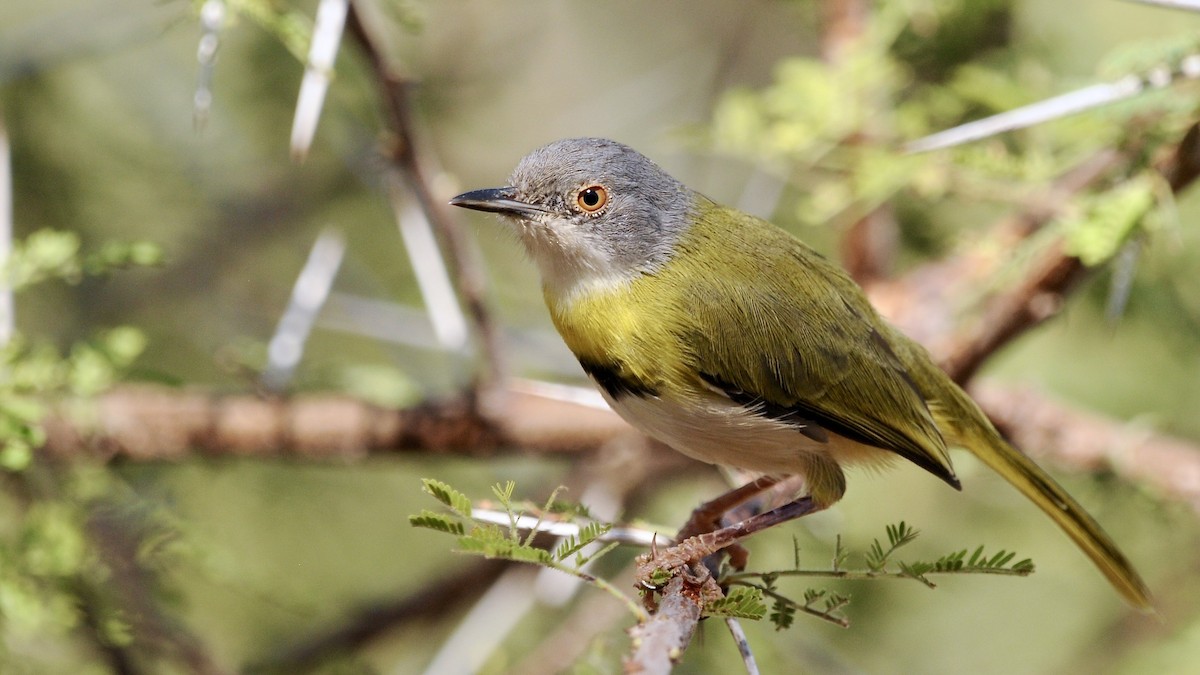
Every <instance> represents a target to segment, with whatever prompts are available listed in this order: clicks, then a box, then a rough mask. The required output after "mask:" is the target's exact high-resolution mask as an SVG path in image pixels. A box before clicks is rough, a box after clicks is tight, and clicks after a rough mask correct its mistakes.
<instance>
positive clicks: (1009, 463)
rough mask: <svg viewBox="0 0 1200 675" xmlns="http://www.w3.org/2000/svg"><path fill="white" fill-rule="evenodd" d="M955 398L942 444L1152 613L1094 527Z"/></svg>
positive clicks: (1133, 575) (963, 399)
mask: <svg viewBox="0 0 1200 675" xmlns="http://www.w3.org/2000/svg"><path fill="white" fill-rule="evenodd" d="M955 389H956V390H957V387H955ZM958 398H959V400H956V401H952V402H949V406H950V407H953V408H957V410H947V411H942V412H944V413H945V414H946V416H947V417H948V419H946V420H945V424H944V425H943V424H939V426H941V427H942V428H943V429H947V430H953V431H954V432H956V433H957V435H958V438H948V439H947V440H948V441H950V442H951V443H952V444H953V445H961V446H963V447H965V448H967V449H968V450H970V451H971V452H972V453H973V454H974V455H975V456H976V457H978V458H979V459H980V460H982V461H983V463H984V464H987V465H988V466H990V467H991V468H992V470H994V471H995V472H996V473H998V474H1000V475H1001V476H1003V477H1004V479H1005V480H1007V481H1008V482H1009V483H1011V484H1012V485H1013V487H1015V488H1017V489H1018V490H1020V491H1021V493H1022V494H1024V495H1025V496H1026V497H1028V498H1029V499H1030V500H1031V501H1032V502H1033V503H1034V504H1037V505H1038V508H1040V509H1042V510H1043V511H1045V512H1046V515H1048V516H1050V517H1051V518H1052V519H1053V520H1054V522H1056V523H1058V526H1059V527H1061V528H1062V529H1063V531H1064V532H1066V533H1067V536H1069V537H1071V540H1072V541H1074V542H1075V544H1076V545H1077V546H1079V548H1080V549H1082V550H1083V552H1084V553H1086V554H1087V557H1089V558H1091V559H1092V562H1093V563H1095V564H1096V567H1098V568H1100V571H1101V572H1102V573H1103V574H1104V576H1106V577H1108V581H1109V583H1111V584H1112V585H1113V588H1115V589H1117V591H1118V592H1119V593H1120V594H1121V595H1122V596H1123V597H1124V598H1125V599H1126V600H1127V601H1128V602H1129V604H1131V605H1133V606H1134V607H1136V608H1138V609H1140V610H1142V611H1147V612H1150V611H1153V609H1154V608H1153V604H1152V601H1151V598H1150V591H1149V589H1147V588H1146V584H1145V582H1143V581H1142V578H1141V577H1140V576H1139V575H1138V573H1137V571H1136V570H1134V569H1133V565H1132V564H1130V562H1129V561H1128V560H1126V559H1125V556H1124V554H1122V553H1121V551H1120V550H1119V549H1118V548H1117V545H1116V544H1115V543H1114V542H1113V540H1112V539H1111V538H1110V537H1109V536H1108V534H1106V533H1105V532H1104V530H1103V529H1101V527H1100V525H1099V523H1097V522H1096V521H1095V520H1094V519H1093V518H1092V517H1091V516H1090V515H1088V513H1087V512H1086V511H1084V510H1083V507H1082V506H1080V505H1079V502H1076V501H1075V499H1074V498H1072V497H1071V495H1069V494H1067V491H1066V490H1064V489H1062V487H1061V486H1059V484H1058V483H1056V482H1055V481H1054V479H1053V478H1051V477H1050V476H1049V475H1048V474H1047V473H1046V472H1045V471H1043V470H1042V468H1041V467H1039V466H1038V465H1037V464H1034V463H1033V460H1031V459H1029V458H1028V457H1026V456H1025V455H1024V453H1022V452H1021V451H1019V450H1017V449H1015V448H1013V447H1012V446H1011V445H1009V444H1008V443H1007V442H1005V441H1004V439H1003V438H1001V437H1000V434H999V432H997V431H996V429H995V427H993V426H992V424H991V423H990V422H989V421H988V419H987V417H986V416H984V414H983V412H982V411H981V410H980V409H979V407H978V406H977V405H975V402H974V401H972V400H971V399H970V398H969V397H968V396H967V395H966V394H965V393H960V394H959V397H958ZM936 414H937V413H935V415H936ZM938 416H940V415H938ZM940 422H942V420H939V423H940Z"/></svg>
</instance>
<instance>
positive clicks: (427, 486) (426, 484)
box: [421, 478, 471, 518]
mask: <svg viewBox="0 0 1200 675" xmlns="http://www.w3.org/2000/svg"><path fill="white" fill-rule="evenodd" d="M421 489H423V490H425V492H427V493H428V494H430V495H433V498H434V499H436V500H438V501H439V502H441V503H443V504H445V505H446V506H449V507H450V509H451V510H453V511H454V512H455V513H457V514H458V515H460V516H462V517H463V518H470V517H471V500H470V499H468V498H467V496H466V495H464V494H463V493H461V492H459V491H458V490H455V489H454V488H452V487H450V486H449V485H447V484H446V483H443V482H442V481H440V480H434V479H433V478H422V479H421Z"/></svg>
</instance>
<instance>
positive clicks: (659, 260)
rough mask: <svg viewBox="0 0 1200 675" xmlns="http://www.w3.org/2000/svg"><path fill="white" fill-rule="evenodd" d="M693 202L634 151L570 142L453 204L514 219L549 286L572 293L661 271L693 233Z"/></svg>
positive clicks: (605, 143)
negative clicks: (684, 235)
mask: <svg viewBox="0 0 1200 675" xmlns="http://www.w3.org/2000/svg"><path fill="white" fill-rule="evenodd" d="M692 198H693V197H692V192H691V191H690V190H688V188H687V187H685V186H684V185H683V184H682V183H680V182H679V181H677V180H675V179H674V178H672V177H671V176H669V175H668V174H667V173H666V172H665V171H663V170H662V169H660V168H659V167H658V165H656V164H654V162H651V161H650V160H649V159H646V157H644V156H642V155H641V154H639V153H638V152H637V151H636V150H634V149H632V148H630V147H628V146H626V145H622V144H620V143H617V142H615V141H610V140H605V139H602V138H570V139H565V140H561V141H555V142H554V143H551V144H549V145H546V146H543V147H541V148H538V149H537V150H534V151H533V152H531V153H530V154H529V155H528V156H526V157H525V158H524V159H522V160H521V162H520V163H519V164H517V168H516V170H514V171H513V174H512V176H511V177H510V178H509V183H508V185H507V186H506V187H501V188H493V189H486V190H475V191H472V192H467V193H464V194H461V195H459V196H457V197H455V198H454V199H452V200H450V203H451V204H454V205H455V206H462V207H465V208H469V209H476V210H479V211H490V212H493V213H499V214H501V215H502V216H505V217H506V218H507V219H509V220H511V221H513V222H514V223H515V224H516V226H517V231H518V233H519V234H520V236H521V240H522V242H524V244H525V247H526V249H528V251H529V253H530V254H531V255H532V256H533V258H534V260H535V261H536V262H537V264H538V267H539V269H540V270H541V272H542V279H543V282H544V283H545V284H546V285H547V286H549V287H557V288H558V289H560V290H564V291H565V290H568V289H569V288H573V287H576V286H578V285H579V284H581V283H582V284H592V283H602V284H605V283H612V282H615V281H620V280H627V279H631V278H633V277H635V276H637V275H639V274H645V273H649V272H653V271H654V270H655V269H657V268H658V267H659V266H661V265H662V264H663V263H664V262H666V260H667V259H668V258H669V257H670V252H671V251H672V250H673V244H674V243H675V241H676V240H677V238H678V237H679V234H680V233H681V232H683V230H684V229H686V226H687V225H686V223H687V219H686V215H687V212H688V210H689V209H690V207H691V205H692Z"/></svg>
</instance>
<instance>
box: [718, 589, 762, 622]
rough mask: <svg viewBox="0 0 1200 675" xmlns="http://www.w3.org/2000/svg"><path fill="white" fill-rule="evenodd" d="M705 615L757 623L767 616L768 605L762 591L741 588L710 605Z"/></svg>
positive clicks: (732, 590) (731, 591) (731, 590)
mask: <svg viewBox="0 0 1200 675" xmlns="http://www.w3.org/2000/svg"><path fill="white" fill-rule="evenodd" d="M703 613H704V616H728V617H733V618H735V619H751V620H754V621H757V620H759V619H761V618H763V617H764V616H766V614H767V605H766V603H764V602H763V594H762V591H761V590H759V589H757V588H749V587H745V586H739V587H737V588H733V589H730V591H729V595H726V596H725V597H723V598H721V599H720V600H716V601H714V602H710V603H708V606H706V607H705V608H704V612H703Z"/></svg>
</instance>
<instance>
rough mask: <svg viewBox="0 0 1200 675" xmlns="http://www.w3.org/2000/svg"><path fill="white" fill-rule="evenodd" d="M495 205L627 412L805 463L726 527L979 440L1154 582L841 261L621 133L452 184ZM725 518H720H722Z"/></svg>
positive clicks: (661, 430)
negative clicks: (798, 489) (796, 481)
mask: <svg viewBox="0 0 1200 675" xmlns="http://www.w3.org/2000/svg"><path fill="white" fill-rule="evenodd" d="M450 203H451V204H454V205H456V206H462V207H465V208H470V209H476V210H480V211H490V212H494V213H499V214H501V215H502V216H505V218H506V220H508V221H510V222H511V223H512V224H513V225H514V226H515V228H516V231H517V233H518V235H519V236H520V239H521V241H522V242H523V243H524V245H525V248H526V249H527V250H528V251H529V253H530V255H531V257H532V258H533V260H534V262H535V263H536V264H537V266H538V269H539V271H540V273H541V278H542V288H543V293H544V296H545V300H546V304H547V306H548V307H549V309H550V314H551V316H552V317H553V320H554V324H555V326H556V327H557V328H558V331H559V333H561V334H562V337H563V339H564V340H565V341H566V343H567V346H568V347H570V349H571V351H572V352H574V353H575V356H576V357H578V359H579V362H580V364H581V365H582V366H583V369H584V371H586V372H587V374H588V375H589V376H590V377H591V379H592V380H593V381H594V382H595V383H596V385H597V386H598V387H599V388H600V390H601V392H602V393H603V395H604V397H605V399H607V400H608V402H609V403H610V404H611V405H612V407H613V409H614V410H616V411H617V413H618V414H619V415H621V417H623V418H624V419H625V420H626V421H628V422H629V423H630V424H632V425H633V426H634V427H636V428H638V429H640V430H641V431H643V432H644V433H646V434H648V435H649V436H651V437H653V438H656V439H658V440H660V441H662V442H664V443H666V444H667V445H670V446H671V447H673V448H675V449H676V450H678V451H680V452H682V453H684V454H686V455H689V456H691V457H694V458H696V459H699V460H701V461H704V462H709V463H713V464H724V465H729V466H734V467H739V468H742V469H748V470H751V471H757V472H761V473H764V474H768V475H775V476H778V475H793V474H801V475H803V476H804V478H805V481H806V483H807V485H808V496H806V497H805V498H803V499H800V500H797V501H796V502H793V503H792V504H790V505H787V506H784V507H780V508H779V509H776V510H775V512H771V513H773V514H775V515H774V517H773V518H770V517H768V518H766V519H765V520H763V517H764V516H768V515H770V514H760V515H759V516H754V517H753V518H757V519H760V520H759V521H756V523H755V524H757V525H759V527H756V526H754V525H755V524H751V526H749V527H746V526H745V523H743V527H741V529H740V530H739V531H738V535H737V536H738V537H740V536H743V535H744V534H746V533H748V532H750V531H754V530H755V529H761V527H760V526H761V525H766V524H773V523H774V522H779V521H781V520H786V519H788V518H794V517H797V516H800V515H804V514H805V513H809V512H812V511H815V510H818V509H822V508H825V507H828V506H829V505H831V504H833V503H834V502H836V501H837V500H838V499H840V498H841V496H842V494H843V493H844V492H845V489H846V480H845V476H844V474H843V472H842V466H843V465H851V464H868V465H881V464H885V463H887V462H888V461H889V460H891V459H894V458H896V457H897V456H899V457H903V458H905V459H907V460H909V461H911V462H913V463H915V464H917V465H918V466H920V467H922V468H924V469H926V470H927V471H929V472H930V473H932V474H933V475H935V476H937V477H938V478H941V479H942V480H943V481H945V482H946V483H948V484H950V485H951V486H953V487H954V488H956V489H961V487H960V485H959V481H958V478H957V477H955V475H954V469H953V467H952V466H951V464H950V457H949V455H948V453H947V446H961V447H964V448H966V449H967V450H969V451H971V452H972V453H974V454H975V456H976V457H978V458H979V459H980V460H982V461H983V462H984V463H985V464H987V465H988V466H990V467H991V468H992V469H993V470H995V471H996V472H997V473H999V474H1000V475H1001V476H1003V477H1004V478H1005V479H1006V480H1007V481H1008V482H1010V483H1012V485H1013V486H1014V487H1016V488H1017V489H1018V490H1020V491H1021V492H1022V493H1023V494H1024V495H1025V496H1026V497H1028V498H1029V499H1031V500H1032V501H1033V502H1034V503H1035V504H1037V505H1038V506H1039V507H1041V509H1042V510H1043V511H1045V512H1046V513H1047V514H1048V515H1049V516H1050V517H1051V518H1052V519H1053V520H1054V521H1055V522H1056V523H1058V525H1059V526H1060V527H1061V528H1062V529H1063V531H1065V532H1066V533H1067V535H1068V536H1070V537H1071V539H1072V540H1074V542H1075V543H1076V544H1077V545H1078V546H1079V547H1080V548H1081V549H1082V550H1083V552H1084V553H1086V554H1087V556H1088V557H1089V558H1091V559H1092V561H1093V562H1095V564H1096V566H1097V567H1098V568H1099V569H1100V571H1101V572H1103V573H1104V575H1105V576H1106V577H1107V578H1108V580H1109V581H1110V582H1111V583H1112V585H1113V586H1114V587H1115V588H1116V589H1117V590H1118V591H1119V592H1120V593H1121V595H1122V596H1124V597H1125V599H1126V600H1128V601H1129V602H1130V603H1131V604H1132V605H1134V606H1136V607H1138V608H1143V609H1146V608H1149V607H1150V595H1149V592H1148V590H1147V589H1146V586H1145V584H1144V583H1143V582H1142V580H1141V578H1140V577H1139V576H1138V574H1137V572H1136V571H1134V569H1133V567H1132V565H1130V563H1129V562H1128V561H1127V560H1126V559H1125V557H1124V556H1123V555H1122V554H1121V552H1120V551H1119V550H1118V549H1117V546H1116V544H1114V543H1113V541H1112V540H1111V539H1110V538H1109V536H1108V535H1107V534H1105V532H1104V531H1103V530H1102V529H1101V528H1100V526H1099V525H1098V524H1097V523H1096V521H1095V520H1093V519H1092V518H1091V516H1089V515H1088V514H1087V513H1086V512H1085V511H1084V510H1083V508H1082V507H1081V506H1080V505H1079V504H1078V503H1077V502H1076V501H1075V500H1074V499H1072V498H1071V496H1070V495H1068V494H1067V493H1066V491H1064V490H1063V489H1062V488H1061V487H1059V485H1058V484H1057V483H1056V482H1054V480H1053V479H1052V478H1051V477H1050V476H1049V475H1047V474H1046V473H1045V472H1044V471H1043V470H1042V469H1041V468H1039V467H1038V466H1037V465H1036V464H1034V463H1033V462H1032V461H1031V460H1030V459H1029V458H1028V457H1026V456H1025V455H1024V454H1022V453H1021V452H1019V451H1017V450H1015V449H1014V448H1013V447H1012V446H1010V445H1009V444H1008V443H1006V442H1005V441H1004V440H1003V439H1002V438H1001V437H1000V435H999V433H998V432H997V431H996V429H995V428H994V427H993V426H992V424H991V423H990V422H989V421H988V419H987V418H986V417H985V416H984V414H983V413H982V412H981V411H980V410H979V407H978V406H976V404H975V402H974V401H972V400H971V399H970V398H969V397H968V396H967V394H966V393H964V392H963V390H962V389H960V388H959V387H958V386H957V385H956V384H955V383H954V382H952V381H951V380H950V379H949V378H948V377H947V376H946V374H945V373H944V372H942V370H940V369H939V368H938V367H937V366H936V365H935V364H934V362H933V360H932V359H931V358H930V356H929V354H928V353H927V352H926V351H925V349H924V348H922V347H921V346H920V345H918V344H917V343H915V342H913V341H912V340H910V339H909V338H908V337H906V336H904V335H903V334H901V333H900V332H899V331H898V330H896V329H895V328H893V327H892V326H890V325H889V324H888V323H887V322H886V321H885V320H884V319H883V318H881V317H880V316H879V314H878V313H877V312H876V311H875V309H874V308H873V307H872V306H871V305H870V303H869V302H868V301H867V298H866V296H865V295H864V294H863V292H862V289H860V288H859V287H858V285H857V284H855V283H854V281H852V280H851V279H850V277H849V276H848V275H847V274H846V273H845V272H844V271H842V270H841V269H839V268H838V267H836V266H835V265H833V264H831V263H830V262H829V261H827V260H826V259H825V258H824V257H822V256H821V255H820V254H818V253H817V252H815V251H813V250H812V249H810V248H809V247H808V246H806V245H805V244H804V243H802V242H800V241H799V240H798V239H796V238H794V237H793V236H791V235H790V234H788V233H787V232H785V231H783V230H781V229H780V228H778V227H776V226H775V225H772V224H771V223H768V222H766V221H765V220H761V219H759V218H755V217H753V216H750V215H747V214H745V213H741V212H739V211H736V210H734V209H731V208H728V207H725V206H721V205H719V204H716V203H714V202H713V201H711V200H709V199H708V198H706V197H705V196H703V195H701V194H699V193H697V192H695V191H693V190H691V189H689V188H688V187H687V186H685V185H683V184H682V183H680V182H679V181H677V180H675V179H674V178H672V177H671V176H670V175H668V174H667V173H666V172H665V171H663V170H662V169H660V168H659V167H658V166H657V165H655V164H654V163H653V162H651V161H650V160H649V159H647V158H646V157H644V156H642V155H641V154H639V153H637V152H636V151H634V150H633V149H631V148H629V147H627V146H625V145H622V144H620V143H617V142H614V141H610V140H604V139H596V138H576V139H567V140H561V141H557V142H555V143H551V144H549V145H546V146H545V147H542V148H539V149H538V150H535V151H534V152H532V153H531V154H529V155H528V156H527V157H525V158H524V159H523V160H521V162H520V164H518V165H517V168H516V170H515V171H514V172H513V174H512V177H511V178H510V180H509V184H508V186H506V187H501V188H494V189H486V190H475V191H472V192H467V193H465V194H462V195H459V196H457V197H455V198H454V199H453V200H451V202H450ZM727 529H729V528H727Z"/></svg>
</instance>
